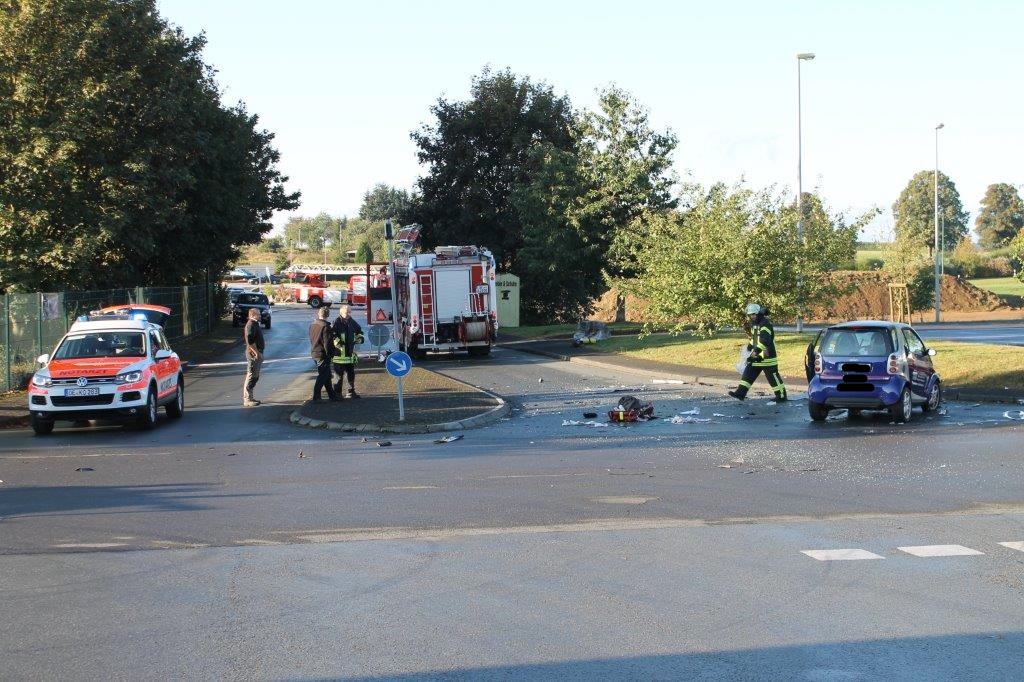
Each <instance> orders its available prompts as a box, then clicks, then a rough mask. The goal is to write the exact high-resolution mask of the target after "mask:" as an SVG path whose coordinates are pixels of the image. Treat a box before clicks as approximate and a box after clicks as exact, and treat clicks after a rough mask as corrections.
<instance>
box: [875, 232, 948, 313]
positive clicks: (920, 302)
mask: <svg viewBox="0 0 1024 682" xmlns="http://www.w3.org/2000/svg"><path fill="white" fill-rule="evenodd" d="M883 269H884V270H885V272H886V273H888V274H889V276H890V277H891V278H892V281H893V282H894V283H900V284H906V285H907V293H908V295H909V296H910V308H911V310H925V309H926V308H930V307H932V305H934V303H935V300H934V291H935V264H934V261H933V260H932V258H931V257H929V256H926V255H925V251H924V249H923V248H922V246H921V243H920V242H918V241H916V240H914V239H911V238H909V237H904V238H902V239H900V238H899V237H897V238H896V240H895V241H893V242H892V243H891V244H889V245H888V247H887V248H886V249H885V266H884V268H883Z"/></svg>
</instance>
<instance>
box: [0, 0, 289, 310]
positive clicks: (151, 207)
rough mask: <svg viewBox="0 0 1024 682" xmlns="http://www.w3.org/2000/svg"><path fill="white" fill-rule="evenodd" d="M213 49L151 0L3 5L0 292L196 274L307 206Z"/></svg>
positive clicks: (175, 279) (166, 280) (26, 0)
mask: <svg viewBox="0 0 1024 682" xmlns="http://www.w3.org/2000/svg"><path fill="white" fill-rule="evenodd" d="M203 46H204V40H203V38H202V37H198V38H186V37H185V36H184V35H183V34H182V32H181V31H180V30H179V29H176V28H172V27H170V26H169V25H168V24H167V23H166V22H165V21H164V20H163V19H162V18H161V17H160V16H159V14H158V13H157V11H156V7H155V2H154V0H120V1H118V2H112V1H111V0H73V1H67V2H56V1H54V0H31V1H30V0H22V1H21V2H7V3H5V7H4V9H3V10H0V127H2V129H3V130H4V135H3V137H2V139H0V168H4V169H5V171H4V172H3V173H0V288H4V287H12V288H21V289H28V290H39V289H43V290H51V289H65V288H100V287H120V286H132V285H138V284H145V283H163V284H174V283H179V282H187V281H192V280H195V279H198V277H199V276H200V275H201V274H202V273H203V272H204V271H206V270H210V269H214V270H216V269H220V268H221V267H223V266H224V264H226V263H227V262H229V261H231V260H233V259H234V258H236V257H237V256H238V254H239V249H238V247H239V246H240V245H244V244H255V243H258V242H259V241H260V238H261V237H262V235H263V234H264V233H265V232H267V231H269V229H270V228H271V225H270V223H269V219H270V217H271V215H272V214H273V212H274V211H276V210H287V209H292V208H295V207H296V206H297V204H298V194H297V193H296V194H289V193H287V192H285V190H284V182H285V181H286V180H287V178H285V177H283V176H281V174H280V173H279V172H278V171H277V169H276V164H277V162H278V160H279V157H278V153H277V151H276V150H275V149H274V148H273V146H272V141H273V135H271V134H270V133H268V132H266V131H264V130H260V129H259V128H258V119H257V118H256V117H255V116H252V115H250V114H249V113H248V112H247V111H246V110H245V108H244V106H242V105H241V104H239V105H236V106H234V107H230V108H227V107H224V106H222V105H221V103H220V93H219V92H218V89H217V86H216V83H215V82H214V81H213V78H212V71H211V70H210V69H209V67H207V66H206V65H205V64H204V63H203V61H202V58H201V53H202V49H203Z"/></svg>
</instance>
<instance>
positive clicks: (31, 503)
mask: <svg viewBox="0 0 1024 682" xmlns="http://www.w3.org/2000/svg"><path fill="white" fill-rule="evenodd" d="M215 490H216V487H215V486H211V485H207V484H202V483H174V484H166V485H140V486H120V485H109V486H92V485H86V486H66V487H65V486H22V487H17V488H6V489H4V494H3V502H2V503H0V518H8V519H9V518H15V517H26V516H60V515H63V514H81V513H83V512H86V513H88V512H101V513H105V514H109V513H120V512H121V511H122V510H129V509H130V510H131V511H132V512H140V511H170V512H181V511H197V510H202V509H212V508H214V506H215V502H216V501H217V500H220V499H225V498H229V497H257V496H258V495H257V494H255V493H247V494H230V495H228V494H223V493H217V492H215Z"/></svg>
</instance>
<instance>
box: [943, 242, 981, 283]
mask: <svg viewBox="0 0 1024 682" xmlns="http://www.w3.org/2000/svg"><path fill="white" fill-rule="evenodd" d="M949 264H950V265H951V266H952V267H953V268H954V269H955V270H956V271H957V274H959V275H961V276H963V277H967V278H972V277H977V276H978V271H979V270H980V269H981V268H982V266H983V265H984V258H983V257H982V255H981V251H979V250H978V247H977V246H975V245H974V242H972V241H971V239H970V237H965V238H963V239H961V240H960V243H959V244H957V245H956V248H955V249H953V253H951V254H950V255H949Z"/></svg>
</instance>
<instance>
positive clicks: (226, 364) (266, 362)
mask: <svg viewBox="0 0 1024 682" xmlns="http://www.w3.org/2000/svg"><path fill="white" fill-rule="evenodd" d="M293 360H309V356H308V355H297V356H295V357H292V358H274V359H273V360H264V361H263V364H264V365H273V364H274V363H277V362H291V361H293ZM245 364H246V362H245V360H239V361H238V362H204V363H202V364H200V365H192V366H191V367H190V368H189V369H200V368H203V367H214V368H216V367H244V366H245Z"/></svg>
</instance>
